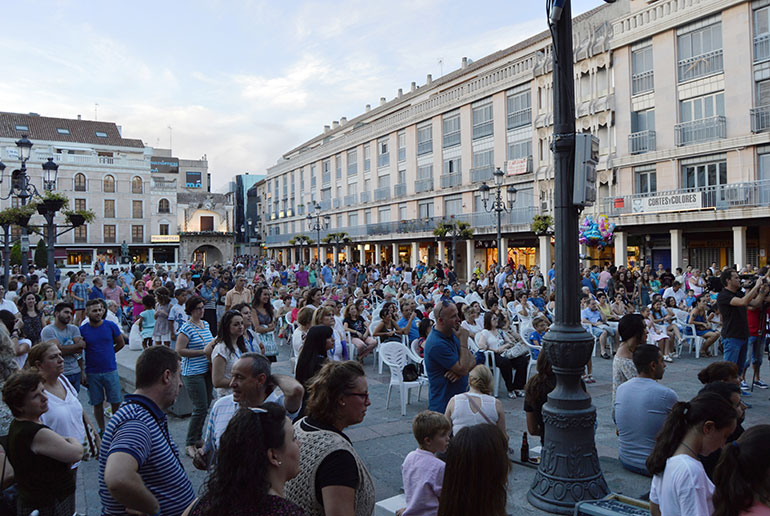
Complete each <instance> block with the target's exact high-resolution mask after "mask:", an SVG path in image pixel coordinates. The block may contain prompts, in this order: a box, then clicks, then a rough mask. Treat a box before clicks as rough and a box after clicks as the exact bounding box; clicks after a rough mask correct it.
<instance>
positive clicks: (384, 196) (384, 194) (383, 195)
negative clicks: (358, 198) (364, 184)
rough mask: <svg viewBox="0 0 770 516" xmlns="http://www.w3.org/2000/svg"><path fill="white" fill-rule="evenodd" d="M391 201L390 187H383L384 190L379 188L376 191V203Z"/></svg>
mask: <svg viewBox="0 0 770 516" xmlns="http://www.w3.org/2000/svg"><path fill="white" fill-rule="evenodd" d="M388 199H390V187H389V186H383V187H382V188H377V189H375V190H374V200H375V201H387V200H388Z"/></svg>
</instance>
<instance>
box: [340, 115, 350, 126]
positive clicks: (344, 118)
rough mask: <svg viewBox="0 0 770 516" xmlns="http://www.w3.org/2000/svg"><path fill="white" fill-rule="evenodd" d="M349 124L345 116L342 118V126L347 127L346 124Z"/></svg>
mask: <svg viewBox="0 0 770 516" xmlns="http://www.w3.org/2000/svg"><path fill="white" fill-rule="evenodd" d="M347 123H348V119H347V117H344V116H343V117H342V118H340V125H345V124H347Z"/></svg>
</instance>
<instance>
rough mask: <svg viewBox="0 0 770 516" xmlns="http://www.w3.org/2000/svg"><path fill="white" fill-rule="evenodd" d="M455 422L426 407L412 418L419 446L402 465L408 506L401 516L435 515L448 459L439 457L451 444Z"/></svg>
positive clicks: (401, 512) (413, 429) (400, 513)
mask: <svg viewBox="0 0 770 516" xmlns="http://www.w3.org/2000/svg"><path fill="white" fill-rule="evenodd" d="M451 430H452V424H451V423H450V422H449V420H448V419H447V418H446V416H444V414H441V413H439V412H433V411H431V410H424V411H422V412H420V413H419V414H417V416H415V418H414V421H412V433H413V434H414V438H415V439H416V440H417V444H418V445H419V448H417V449H416V450H414V451H413V452H411V453H409V455H407V456H406V459H404V464H403V465H402V466H401V476H402V478H403V481H404V494H405V495H406V508H405V509H402V510H401V511H399V512H398V513H397V514H399V515H400V516H435V514H437V513H438V499H439V496H441V484H442V482H443V481H444V461H442V460H441V459H439V458H438V457H436V456H435V455H434V454H435V453H437V452H445V451H446V450H447V447H448V446H449V432H450V431H451Z"/></svg>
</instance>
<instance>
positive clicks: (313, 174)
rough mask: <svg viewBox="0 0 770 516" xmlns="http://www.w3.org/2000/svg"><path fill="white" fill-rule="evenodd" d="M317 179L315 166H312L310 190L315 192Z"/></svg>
mask: <svg viewBox="0 0 770 516" xmlns="http://www.w3.org/2000/svg"><path fill="white" fill-rule="evenodd" d="M315 185H316V178H315V165H310V188H311V189H312V190H315Z"/></svg>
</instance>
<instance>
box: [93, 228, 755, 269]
mask: <svg viewBox="0 0 770 516" xmlns="http://www.w3.org/2000/svg"><path fill="white" fill-rule="evenodd" d="M744 229H745V228H744ZM152 251H153V248H152V247H150V248H149V251H148V254H147V261H148V262H150V263H151V264H152V263H155V262H154V257H153V254H152ZM93 254H94V259H93V261H92V262H91V263H96V249H94V251H93Z"/></svg>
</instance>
